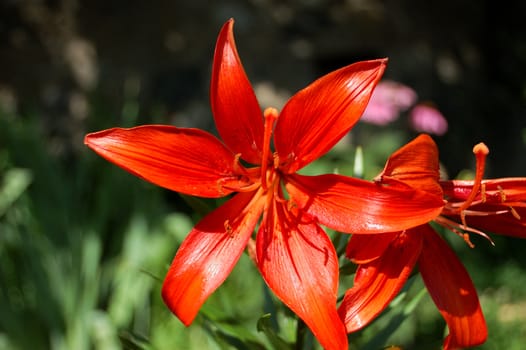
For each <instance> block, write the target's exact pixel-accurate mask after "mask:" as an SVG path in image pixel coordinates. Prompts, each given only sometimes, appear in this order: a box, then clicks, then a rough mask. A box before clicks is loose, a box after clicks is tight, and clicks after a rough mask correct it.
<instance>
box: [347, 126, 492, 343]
mask: <svg viewBox="0 0 526 350" xmlns="http://www.w3.org/2000/svg"><path fill="white" fill-rule="evenodd" d="M481 147H482V146H479V148H481ZM477 152H478V149H477ZM477 152H476V153H477ZM477 154H478V153H477ZM478 158H480V157H479V156H478ZM479 168H480V167H479ZM479 172H480V171H477V178H476V179H475V181H474V182H473V183H472V187H471V189H470V190H467V188H463V189H464V190H465V191H460V190H457V191H456V192H455V191H454V190H453V189H452V190H451V191H452V192H453V193H454V194H455V198H460V197H462V195H465V197H466V202H463V203H460V202H459V201H455V202H447V201H444V207H443V210H442V213H441V215H437V217H435V218H434V221H435V222H437V223H440V224H443V225H445V226H447V227H448V228H450V229H452V230H453V231H454V232H456V233H458V234H459V235H461V236H462V237H464V239H466V241H467V242H469V238H468V236H467V233H463V232H464V231H466V232H477V233H481V234H482V232H479V231H477V230H472V229H469V228H468V227H467V226H466V225H465V223H462V221H460V223H455V221H453V220H452V219H450V218H448V216H450V215H451V214H454V216H457V217H465V215H468V213H470V211H469V210H468V208H469V207H470V205H471V204H472V199H473V198H471V197H474V198H475V195H476V194H477V193H479V187H477V186H475V185H474V184H476V183H479V184H480V181H481V179H482V176H481V174H480V175H479V174H478V173H479ZM376 181H378V182H380V183H382V184H385V185H395V184H405V185H407V186H410V187H412V188H414V189H419V190H421V191H424V192H426V193H428V194H431V195H434V196H435V197H436V198H437V199H438V198H443V195H444V194H443V190H442V187H441V183H440V182H439V161H438V150H437V147H436V145H435V143H434V142H433V140H432V139H431V138H430V137H429V136H427V135H421V136H419V137H417V138H416V139H415V140H413V141H412V142H410V143H408V144H407V145H405V146H404V147H402V148H401V149H399V150H398V151H396V152H395V153H393V155H392V156H391V157H390V158H389V160H388V161H387V164H386V166H385V168H384V170H383V172H382V173H381V174H380V175H379V176H378V177H377V179H376ZM465 185H466V184H465ZM457 189H458V187H457ZM470 193H474V195H471V194H470ZM462 220H463V219H462ZM469 243H470V242H469ZM346 253H347V256H348V257H349V258H350V259H351V260H352V261H353V262H355V263H357V264H359V266H358V269H357V272H356V275H355V281H354V286H353V287H352V288H351V289H349V290H348V291H347V292H346V293H345V297H344V300H343V302H342V304H341V306H340V309H339V313H340V316H341V317H342V319H343V320H344V322H345V324H346V328H347V331H348V332H353V331H356V330H358V329H360V328H362V327H364V326H365V325H367V324H368V323H369V322H370V321H372V320H373V319H374V318H375V317H376V316H377V315H378V314H379V313H380V312H381V311H382V310H384V309H385V308H386V307H387V305H388V304H389V303H390V302H391V300H392V299H393V298H394V297H395V296H396V295H397V294H398V293H399V291H400V290H401V288H402V287H403V285H404V284H405V282H406V280H407V278H408V277H409V275H410V273H411V271H412V270H413V267H414V266H415V264H418V268H419V271H420V274H421V276H422V279H423V280H424V283H425V285H426V287H427V289H428V291H429V294H430V295H431V298H432V299H433V301H434V302H435V304H436V306H437V308H438V309H439V311H440V313H441V314H442V316H443V317H444V319H445V321H446V323H447V325H448V328H449V335H448V336H447V337H446V339H445V341H444V349H446V350H447V349H457V348H463V347H469V346H475V345H478V344H481V343H483V342H484V341H485V340H486V337H487V328H486V323H485V320H484V315H483V314H482V310H481V308H480V304H479V300H478V296H477V292H476V290H475V287H474V286H473V283H472V281H471V278H470V277H469V275H468V273H467V271H466V270H465V268H464V266H463V265H462V263H461V262H460V261H459V260H458V258H457V257H456V255H455V253H454V252H453V251H452V250H451V248H449V246H448V245H447V244H446V243H445V241H444V240H443V239H442V238H441V237H440V236H439V235H438V234H437V233H436V232H435V230H434V229H433V228H432V227H431V226H430V225H428V224H426V225H419V226H415V227H413V228H411V229H408V230H405V231H398V232H386V233H384V234H381V235H374V236H371V235H353V236H352V237H351V239H350V241H349V244H348V246H347V252H346Z"/></svg>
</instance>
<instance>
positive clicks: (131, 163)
mask: <svg viewBox="0 0 526 350" xmlns="http://www.w3.org/2000/svg"><path fill="white" fill-rule="evenodd" d="M84 143H85V144H86V145H88V146H89V147H90V148H91V149H93V150H94V151H95V152H97V153H98V154H99V155H100V156H102V157H104V158H106V159H107V160H109V161H110V162H112V163H114V164H116V165H118V166H120V167H121V168H123V169H125V170H127V171H129V172H130V173H132V174H134V175H136V176H138V177H140V178H142V179H144V180H147V181H149V182H152V183H154V184H156V185H158V186H161V187H164V188H167V189H170V190H172V191H176V192H181V193H185V194H188V195H193V196H200V197H222V196H225V195H227V194H229V193H231V192H232V189H236V188H241V187H243V186H246V185H249V184H250V181H249V180H248V178H247V177H246V176H245V175H244V173H245V170H244V169H243V168H242V167H241V166H240V165H239V162H238V161H237V160H236V159H235V156H234V154H232V152H230V151H229V150H228V149H227V148H226V147H225V146H224V145H223V144H222V143H221V142H220V141H219V140H218V139H217V138H215V137H214V136H213V135H211V134H209V133H207V132H205V131H202V130H198V129H186V128H176V127H174V126H167V125H145V126H139V127H135V128H131V129H121V128H113V129H108V130H103V131H99V132H96V133H91V134H88V135H87V136H86V138H85V139H84ZM227 188H229V189H227Z"/></svg>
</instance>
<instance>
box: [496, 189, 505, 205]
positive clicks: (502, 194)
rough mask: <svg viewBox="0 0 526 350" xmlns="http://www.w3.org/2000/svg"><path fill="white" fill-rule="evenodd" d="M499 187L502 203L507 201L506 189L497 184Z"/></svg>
mask: <svg viewBox="0 0 526 350" xmlns="http://www.w3.org/2000/svg"><path fill="white" fill-rule="evenodd" d="M497 189H498V190H499V195H500V201H501V202H502V203H504V202H506V192H504V189H502V187H501V186H500V185H499V186H497Z"/></svg>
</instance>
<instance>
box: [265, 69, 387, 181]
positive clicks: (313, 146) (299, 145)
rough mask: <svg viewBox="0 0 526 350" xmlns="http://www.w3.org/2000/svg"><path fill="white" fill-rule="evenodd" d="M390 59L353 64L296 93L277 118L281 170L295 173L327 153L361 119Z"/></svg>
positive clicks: (276, 140) (277, 140)
mask: <svg viewBox="0 0 526 350" xmlns="http://www.w3.org/2000/svg"><path fill="white" fill-rule="evenodd" d="M386 63H387V60H386V59H381V60H374V61H363V62H358V63H355V64H351V65H349V66H346V67H344V68H341V69H339V70H336V71H334V72H332V73H329V74H327V75H325V76H323V77H322V78H320V79H318V80H316V81H315V82H313V83H312V84H311V85H309V86H308V87H306V88H305V89H303V90H301V91H299V92H298V93H297V94H296V95H294V96H293V97H292V98H291V99H290V100H289V102H288V103H287V104H286V105H285V107H284V108H283V111H282V112H281V115H280V117H279V119H278V121H277V124H276V129H275V134H274V135H275V136H274V143H275V146H276V151H277V153H278V156H279V160H280V163H281V164H282V170H283V171H284V172H286V173H293V172H295V171H296V170H298V169H300V168H302V167H303V166H305V165H306V164H308V163H310V162H311V161H313V160H314V159H317V158H318V157H320V156H321V155H323V154H325V153H326V152H327V151H328V150H329V149H331V148H332V146H334V145H335V144H336V142H338V141H339V140H340V139H341V138H342V137H343V136H344V135H345V134H346V133H347V132H348V131H349V130H350V129H351V128H352V126H353V125H354V124H355V123H356V122H357V121H358V120H359V118H360V116H361V115H362V113H363V111H364V110H365V107H366V106H367V103H368V102H369V98H370V97H371V94H372V92H373V89H374V87H375V86H376V84H377V83H378V80H379V79H380V78H381V76H382V74H383V72H384V69H385V66H386Z"/></svg>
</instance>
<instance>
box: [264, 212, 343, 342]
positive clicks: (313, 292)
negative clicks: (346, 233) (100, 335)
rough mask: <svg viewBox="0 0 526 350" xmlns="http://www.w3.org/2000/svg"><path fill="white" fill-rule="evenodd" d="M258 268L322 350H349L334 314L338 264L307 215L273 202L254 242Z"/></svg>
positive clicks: (317, 227) (333, 251)
mask: <svg viewBox="0 0 526 350" xmlns="http://www.w3.org/2000/svg"><path fill="white" fill-rule="evenodd" d="M256 251H257V264H258V267H259V269H260V271H261V274H262V276H263V278H264V279H265V281H266V282H267V284H268V286H269V287H270V289H271V290H272V291H273V292H274V293H275V294H276V295H277V296H278V298H279V299H281V300H282V301H283V302H284V303H285V305H287V306H288V307H289V308H290V309H291V310H292V311H293V312H294V313H296V314H297V315H298V316H299V317H300V318H301V319H302V320H303V321H304V322H305V324H306V325H307V326H308V327H309V328H310V329H311V331H312V333H313V334H314V335H315V336H316V338H317V339H318V341H319V342H320V343H321V345H322V346H323V347H324V348H325V349H342V350H343V349H347V336H346V334H345V328H344V326H343V323H342V322H341V320H340V319H339V317H338V313H337V311H336V297H337V295H336V294H337V290H338V262H337V256H336V252H335V250H334V247H333V245H332V243H331V241H330V240H329V238H328V237H327V235H326V234H325V232H324V231H323V230H322V229H321V228H320V227H319V226H318V225H316V224H315V223H313V222H312V219H310V218H306V217H305V215H303V217H302V216H298V214H297V213H291V212H287V211H286V208H284V207H283V204H282V203H279V202H277V203H274V204H273V208H271V210H270V211H269V212H268V213H267V216H266V218H265V219H264V221H263V224H262V226H261V228H260V229H259V232H258V235H257V238H256Z"/></svg>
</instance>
